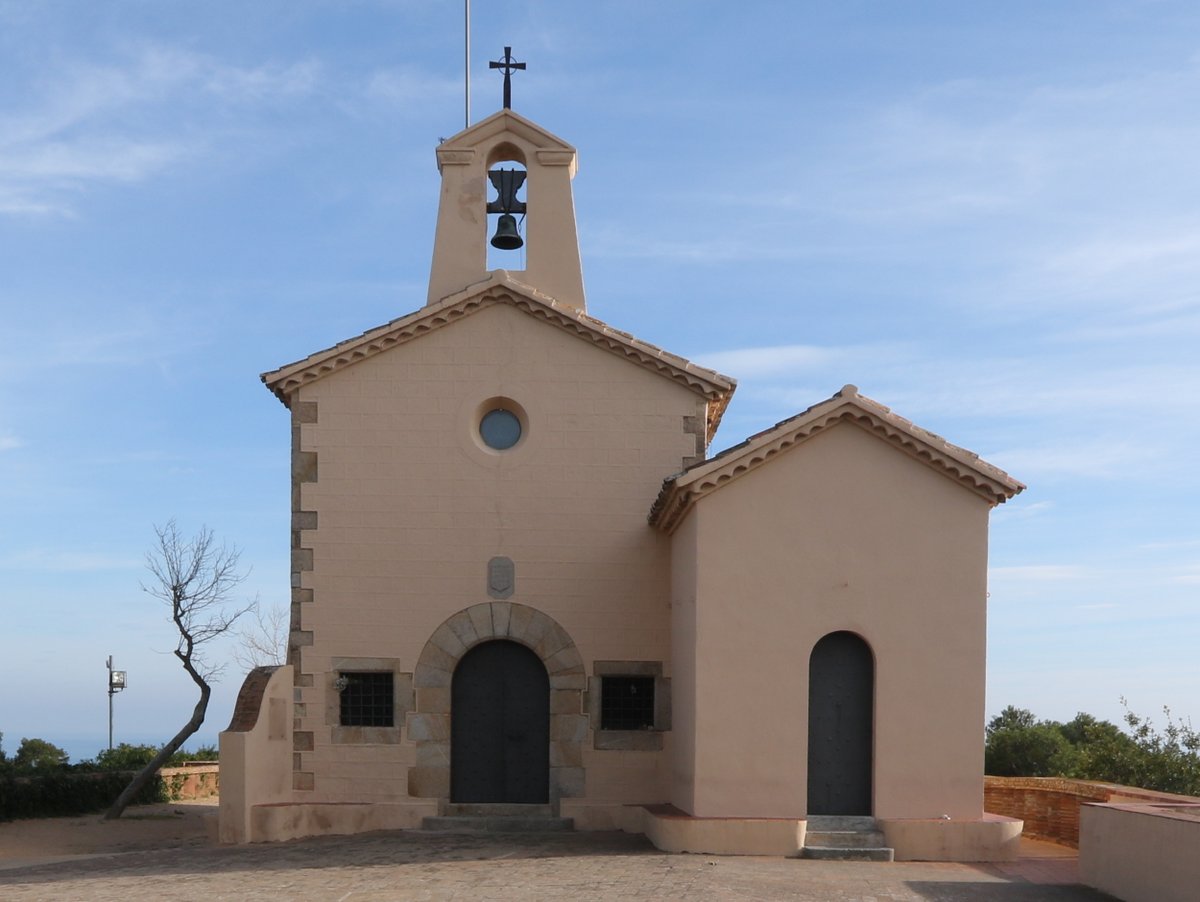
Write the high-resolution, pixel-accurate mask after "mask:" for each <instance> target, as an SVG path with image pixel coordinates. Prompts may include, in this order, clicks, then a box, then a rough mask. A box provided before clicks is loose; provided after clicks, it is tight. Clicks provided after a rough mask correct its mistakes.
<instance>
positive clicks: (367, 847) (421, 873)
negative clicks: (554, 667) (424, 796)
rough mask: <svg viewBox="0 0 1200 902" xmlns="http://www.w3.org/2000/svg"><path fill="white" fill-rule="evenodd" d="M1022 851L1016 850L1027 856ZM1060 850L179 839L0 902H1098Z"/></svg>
mask: <svg viewBox="0 0 1200 902" xmlns="http://www.w3.org/2000/svg"><path fill="white" fill-rule="evenodd" d="M1026 851H1028V856H1029V857H1026ZM1077 879H1078V877H1077V867H1076V860H1075V857H1074V854H1073V850H1069V849H1062V848H1061V847H1054V846H1050V845H1049V844H1029V846H1028V849H1027V850H1026V849H1023V852H1022V857H1021V858H1020V859H1019V860H1017V861H1012V862H1006V863H1004V864H999V865H992V864H976V865H970V864H945V863H937V864H933V863H920V862H904V863H896V864H873V863H861V864H860V863H855V862H827V861H803V860H800V859H784V858H755V857H751V856H740V857H718V856H712V855H680V854H669V853H664V852H660V851H659V850H657V849H655V848H654V847H653V846H652V845H651V844H650V843H649V842H648V841H647V840H646V839H645V838H644V837H642V836H636V835H630V834H624V833H616V832H605V833H595V832H592V833H560V834H540V835H528V834H526V835H522V834H509V835H482V834H477V835H447V834H432V833H425V832H422V831H395V832H386V833H372V834H364V835H359V836H327V837H319V838H314V839H306V840H296V841H292V842H284V843H269V844H261V845H250V846H211V845H208V846H190V847H185V848H178V847H176V848H171V849H146V848H144V847H143V848H142V849H141V850H139V851H132V852H125V853H117V854H107V855H99V856H95V855H93V856H89V857H86V858H77V859H73V860H64V859H63V858H58V859H57V860H55V861H54V862H53V863H46V864H43V865H37V866H24V867H23V866H17V867H13V868H10V869H7V870H0V897H2V898H4V899H5V900H6V902H7V900H35V899H36V900H43V899H89V900H94V902H137V900H142V899H145V900H155V902H157V900H164V899H165V900H175V899H220V898H228V899H235V898H236V899H239V900H243V899H244V900H257V899H281V898H286V899H298V900H307V899H314V900H315V899H325V900H327V899H346V900H349V902H354V900H384V899H484V898H486V899H514V900H515V899H522V900H525V899H545V900H551V899H553V900H561V899H572V900H601V899H618V898H619V899H795V900H800V902H851V900H855V902H859V900H864V899H888V900H890V902H928V900H955V902H1101V900H1106V899H1108V898H1109V897H1107V896H1105V895H1103V894H1102V893H1098V892H1096V891H1094V890H1090V889H1087V888H1085V887H1082V886H1078V885H1076V884H1075V883H1074V881H1076V880H1077Z"/></svg>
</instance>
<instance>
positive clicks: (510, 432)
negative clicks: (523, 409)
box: [479, 408, 521, 451]
mask: <svg viewBox="0 0 1200 902" xmlns="http://www.w3.org/2000/svg"><path fill="white" fill-rule="evenodd" d="M479 436H480V438H482V439H483V443H484V444H485V445H487V446H488V447H489V448H494V449H495V450H497V451H507V450H508V449H509V448H511V447H512V446H513V445H515V444H516V443H517V442H518V441H520V440H521V421H520V420H519V419H518V418H517V415H516V414H515V413H513V412H512V411H511V410H505V409H503V408H497V409H496V410H489V411H488V412H487V413H485V414H484V415H483V419H482V420H480V421H479Z"/></svg>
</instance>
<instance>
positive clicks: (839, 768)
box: [808, 632, 875, 815]
mask: <svg viewBox="0 0 1200 902" xmlns="http://www.w3.org/2000/svg"><path fill="white" fill-rule="evenodd" d="M874 708H875V656H874V655H873V654H872V653H871V647H870V646H869V645H867V643H866V642H865V641H863V639H862V638H861V637H860V636H857V635H855V634H854V633H849V632H837V633H830V634H829V635H827V636H825V637H824V638H822V639H821V640H820V641H819V642H818V643H817V644H816V645H815V646H813V650H812V656H811V657H810V658H809V666H808V813H809V814H810V815H813V814H870V813H871V795H872V793H871V773H872V770H873V763H874V761H873V757H874V714H875V712H874Z"/></svg>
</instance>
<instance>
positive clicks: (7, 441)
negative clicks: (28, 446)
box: [0, 432, 25, 451]
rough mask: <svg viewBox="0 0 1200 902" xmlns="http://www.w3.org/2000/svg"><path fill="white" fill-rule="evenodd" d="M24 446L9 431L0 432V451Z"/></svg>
mask: <svg viewBox="0 0 1200 902" xmlns="http://www.w3.org/2000/svg"><path fill="white" fill-rule="evenodd" d="M24 446H25V443H24V442H23V441H21V439H19V438H17V437H16V436H15V435H13V434H12V433H11V432H2V433H0V451H15V450H16V449H17V448H23V447H24Z"/></svg>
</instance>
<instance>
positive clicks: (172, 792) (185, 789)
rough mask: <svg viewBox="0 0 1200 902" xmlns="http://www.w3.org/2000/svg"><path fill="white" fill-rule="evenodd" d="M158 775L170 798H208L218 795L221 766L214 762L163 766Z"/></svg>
mask: <svg viewBox="0 0 1200 902" xmlns="http://www.w3.org/2000/svg"><path fill="white" fill-rule="evenodd" d="M158 775H159V777H161V778H162V781H163V783H164V784H166V787H167V794H168V795H169V796H170V797H171V798H172V799H180V800H184V799H208V798H212V797H213V796H215V795H218V794H219V792H220V788H221V767H220V765H219V764H216V763H212V764H208V763H199V762H197V763H195V764H185V765H184V766H183V767H164V768H163V769H162V770H160V771H159V772H158Z"/></svg>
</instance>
